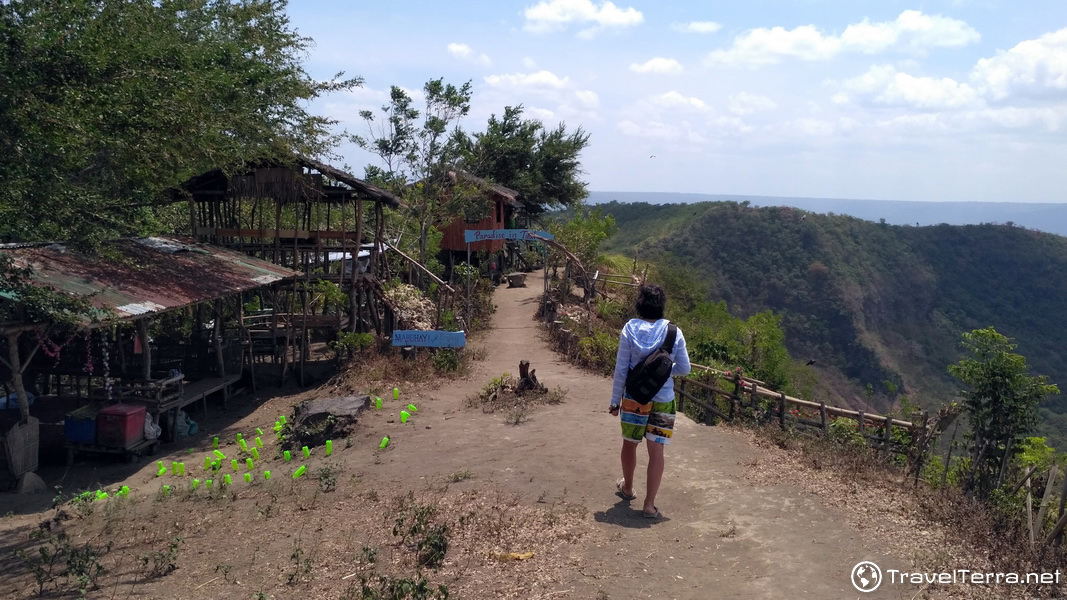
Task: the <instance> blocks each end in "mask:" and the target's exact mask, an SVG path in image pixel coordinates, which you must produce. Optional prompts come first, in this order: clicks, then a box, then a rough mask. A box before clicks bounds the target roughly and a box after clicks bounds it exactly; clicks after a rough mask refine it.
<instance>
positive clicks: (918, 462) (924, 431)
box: [911, 410, 933, 485]
mask: <svg viewBox="0 0 1067 600" xmlns="http://www.w3.org/2000/svg"><path fill="white" fill-rule="evenodd" d="M929 422H930V412H929V411H926V410H924V411H923V421H922V425H921V426H920V427H918V431H916V429H917V428H916V427H915V423H912V424H911V445H912V448H913V449H915V444H917V443H918V444H919V445H918V448H917V450H915V480H914V482H913V483H912V485H919V476H920V475H922V470H923V462H924V460H925V458H926V449H927V448H929V446H930V442H932V441H933V436H932V435H931V433H930V427H929ZM919 432H921V442H918V441H917V440H920V437H919Z"/></svg>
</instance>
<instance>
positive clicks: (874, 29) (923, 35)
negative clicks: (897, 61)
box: [841, 10, 982, 54]
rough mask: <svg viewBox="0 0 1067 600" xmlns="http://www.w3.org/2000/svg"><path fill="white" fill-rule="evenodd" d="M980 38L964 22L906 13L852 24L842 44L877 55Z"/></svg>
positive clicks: (961, 44)
mask: <svg viewBox="0 0 1067 600" xmlns="http://www.w3.org/2000/svg"><path fill="white" fill-rule="evenodd" d="M981 37H982V36H981V35H979V34H978V32H977V31H975V29H974V28H973V27H971V26H970V25H968V24H967V23H965V22H963V21H960V20H957V19H952V18H949V17H944V16H941V15H924V14H923V13H922V12H921V11H918V10H906V11H904V12H902V13H900V16H898V17H897V19H896V20H895V21H886V22H882V23H871V22H870V20H868V19H864V20H863V21H862V22H860V23H855V24H852V25H849V26H848V27H846V28H845V31H844V33H842V34H841V42H842V45H843V47H844V48H846V49H849V50H852V51H856V52H862V53H865V54H876V53H878V52H884V51H885V50H888V49H890V48H892V47H894V46H906V47H909V48H911V49H913V50H919V51H922V50H925V49H928V48H952V47H959V46H966V45H967V44H973V43H976V42H978V41H979V40H980V39H981Z"/></svg>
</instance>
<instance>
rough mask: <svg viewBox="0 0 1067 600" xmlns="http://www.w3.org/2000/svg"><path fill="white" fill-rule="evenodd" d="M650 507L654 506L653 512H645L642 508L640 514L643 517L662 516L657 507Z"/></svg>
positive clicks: (654, 517) (655, 517) (653, 517)
mask: <svg viewBox="0 0 1067 600" xmlns="http://www.w3.org/2000/svg"><path fill="white" fill-rule="evenodd" d="M652 508H655V509H656V512H654V513H647V512H645V511H643V510H642V511H641V514H642V515H644V517H645V518H646V519H658V518H660V517H662V516H663V514H662V513H660V512H659V509H658V508H656V507H655V506H653V507H652Z"/></svg>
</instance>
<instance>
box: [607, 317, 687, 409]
mask: <svg viewBox="0 0 1067 600" xmlns="http://www.w3.org/2000/svg"><path fill="white" fill-rule="evenodd" d="M669 323H670V321H668V320H667V319H659V320H658V321H656V322H655V323H649V322H648V321H645V320H644V319H630V321H629V322H628V323H626V325H624V326H623V328H622V333H620V334H619V353H618V354H617V355H616V356H615V380H614V382H613V384H612V389H611V403H612V404H619V402H620V401H621V400H620V399H621V398H622V397H623V395H625V388H626V376H627V375H628V374H629V373H630V369H631V368H633V367H634V366H636V365H637V363H639V362H641V361H642V360H644V359H645V357H646V356H648V355H649V354H652V351H653V350H655V349H656V348H659V347H660V346H661V345H663V341H664V340H666V339H667V325H668V324H669ZM671 360H672V361H674V368H673V369H671V375H672V376H674V375H688V374H689V370H690V366H689V353H688V352H686V349H685V336H683V335H682V330H681V329H680V328H679V329H678V334H677V336H675V339H674V350H673V351H672V352H671ZM673 399H674V379H673V378H672V379H668V380H667V383H665V384H663V387H662V388H660V390H659V392H658V393H657V394H656V395H655V397H654V398H652V401H653V402H670V401H671V400H673Z"/></svg>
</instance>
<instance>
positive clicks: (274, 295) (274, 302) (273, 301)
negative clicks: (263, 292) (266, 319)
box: [270, 287, 280, 365]
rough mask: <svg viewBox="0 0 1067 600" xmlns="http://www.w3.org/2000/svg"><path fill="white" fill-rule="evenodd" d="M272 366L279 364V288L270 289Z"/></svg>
mask: <svg viewBox="0 0 1067 600" xmlns="http://www.w3.org/2000/svg"><path fill="white" fill-rule="evenodd" d="M270 308H271V317H270V364H272V365H276V364H278V358H279V357H278V310H279V309H280V306H279V303H278V288H277V287H271V289H270Z"/></svg>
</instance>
